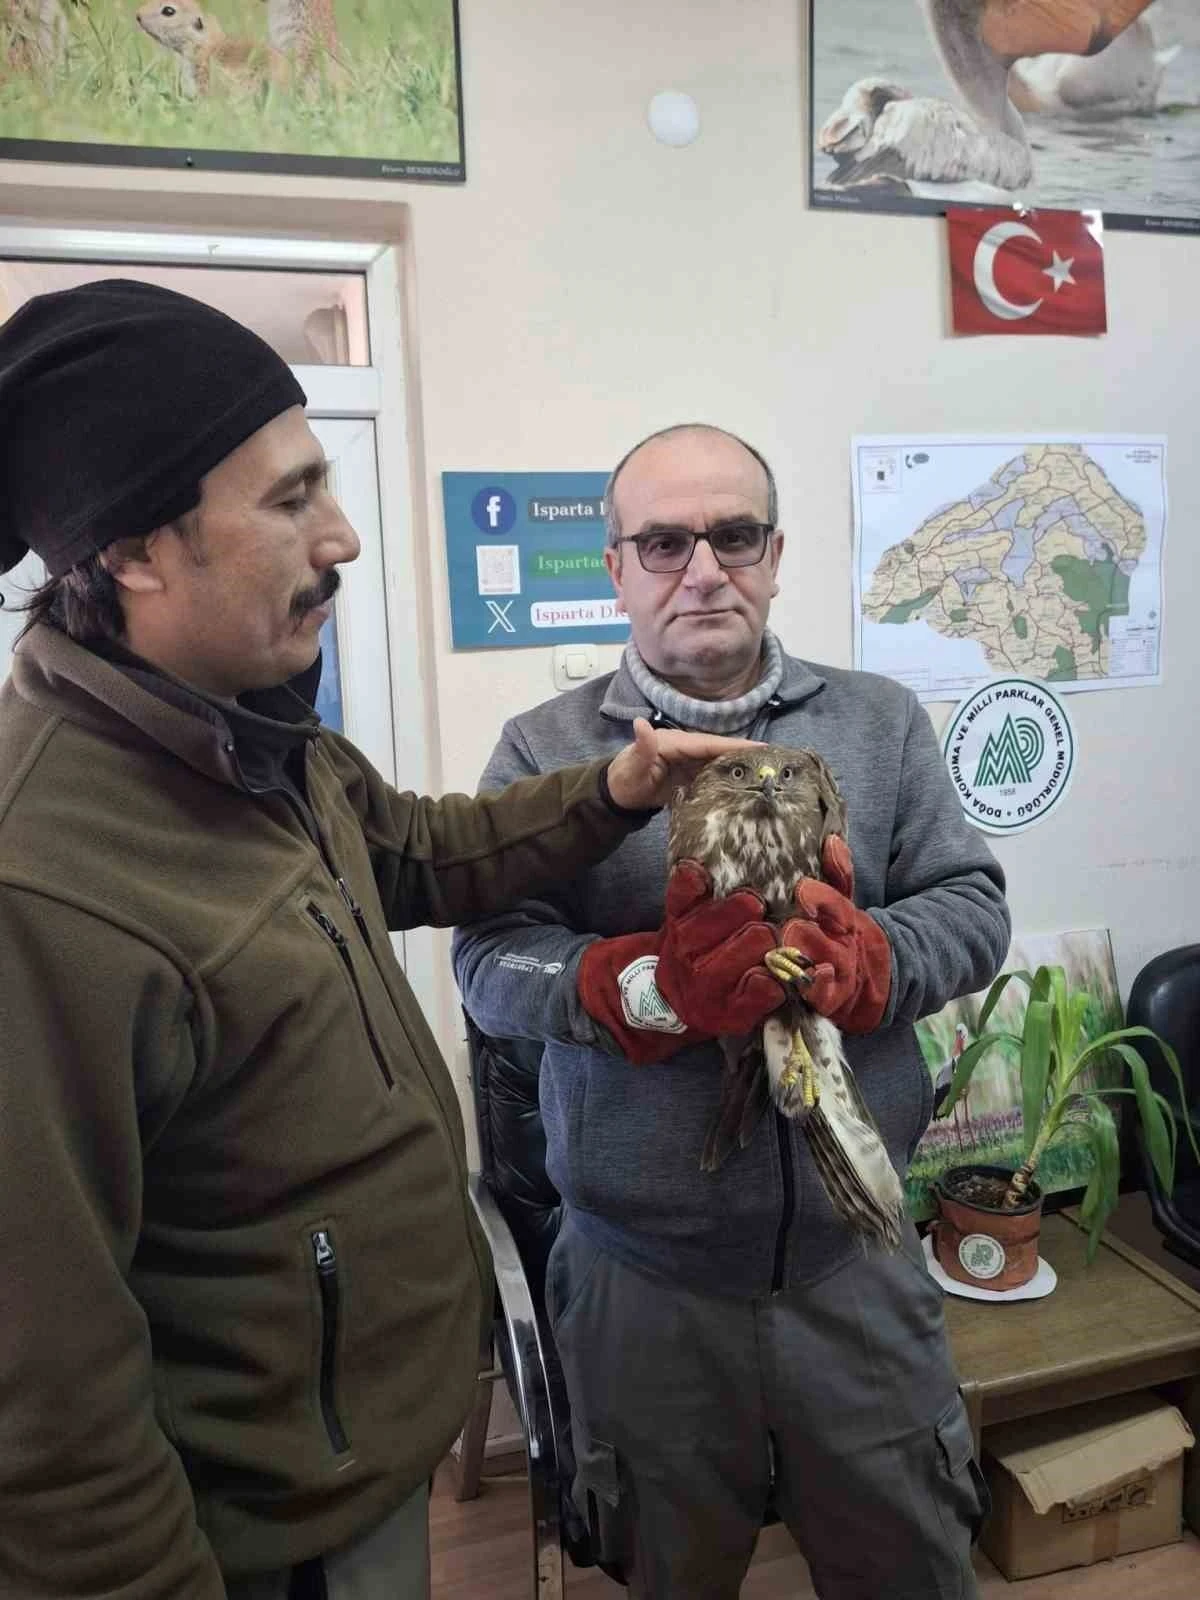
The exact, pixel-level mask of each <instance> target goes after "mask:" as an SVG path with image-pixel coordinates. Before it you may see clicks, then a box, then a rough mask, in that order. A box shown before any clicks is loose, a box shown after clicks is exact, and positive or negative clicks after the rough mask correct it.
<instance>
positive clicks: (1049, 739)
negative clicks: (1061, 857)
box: [942, 678, 1075, 833]
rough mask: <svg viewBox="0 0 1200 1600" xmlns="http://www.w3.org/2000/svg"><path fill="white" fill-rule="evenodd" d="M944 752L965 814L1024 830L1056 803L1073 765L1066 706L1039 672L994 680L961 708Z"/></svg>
mask: <svg viewBox="0 0 1200 1600" xmlns="http://www.w3.org/2000/svg"><path fill="white" fill-rule="evenodd" d="M942 751H943V753H944V755H945V757H946V765H947V767H948V768H949V771H950V777H951V780H952V781H953V783H954V788H955V790H956V792H957V794H958V798H959V803H960V804H961V806H962V808H963V811H964V812H965V814H966V817H967V820H968V821H969V822H971V823H973V824H974V826H975V827H977V828H982V829H983V830H984V831H985V832H987V833H1020V832H1021V831H1022V829H1024V828H1028V827H1030V826H1031V825H1032V824H1033V823H1035V822H1041V821H1042V819H1043V818H1044V817H1046V816H1048V815H1049V814H1050V812H1051V811H1053V810H1054V808H1055V807H1056V806H1057V805H1058V804H1059V802H1060V801H1061V800H1062V798H1063V796H1064V795H1065V794H1066V792H1067V789H1068V787H1069V785H1070V782H1071V777H1072V775H1073V773H1074V770H1075V733H1074V730H1073V729H1072V727H1071V721H1070V718H1069V717H1068V716H1067V711H1066V707H1065V706H1064V705H1063V702H1062V701H1061V700H1060V699H1059V698H1058V696H1057V695H1055V694H1054V693H1052V691H1051V690H1049V689H1048V688H1047V687H1046V685H1045V684H1044V683H1039V682H1038V681H1037V679H1035V678H994V679H993V680H992V681H991V682H990V683H985V684H983V685H982V686H981V687H980V688H978V689H975V690H973V691H972V693H971V694H969V695H968V696H967V698H966V699H965V700H964V701H963V702H962V703H961V704H960V705H959V706H958V707H957V709H956V710H955V711H954V713H953V715H952V716H951V718H950V720H949V722H948V723H947V724H946V731H945V734H944V735H943V738H942Z"/></svg>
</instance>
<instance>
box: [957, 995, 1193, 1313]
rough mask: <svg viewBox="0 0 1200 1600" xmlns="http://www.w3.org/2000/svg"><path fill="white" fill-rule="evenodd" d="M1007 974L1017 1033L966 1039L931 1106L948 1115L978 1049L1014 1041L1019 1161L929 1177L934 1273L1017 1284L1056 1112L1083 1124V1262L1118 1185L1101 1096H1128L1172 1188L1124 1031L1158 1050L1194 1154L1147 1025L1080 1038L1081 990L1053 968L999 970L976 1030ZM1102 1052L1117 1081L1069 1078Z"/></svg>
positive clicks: (1173, 1139)
mask: <svg viewBox="0 0 1200 1600" xmlns="http://www.w3.org/2000/svg"><path fill="white" fill-rule="evenodd" d="M1013 980H1016V981H1018V982H1020V983H1023V984H1025V986H1026V987H1027V989H1028V991H1029V999H1028V1003H1027V1005H1026V1008H1025V1017H1024V1021H1023V1023H1022V1024H1021V1031H1020V1032H1019V1033H1012V1032H1007V1031H995V1032H991V1033H988V1032H986V1031H984V1032H982V1033H981V1035H980V1037H979V1038H977V1039H976V1040H975V1041H974V1042H973V1043H972V1044H970V1045H968V1046H967V1048H966V1049H965V1050H964V1051H963V1053H962V1055H961V1056H960V1058H959V1061H958V1065H957V1067H956V1068H955V1072H954V1076H953V1079H952V1080H951V1084H950V1091H949V1093H948V1095H947V1096H946V1099H945V1100H944V1101H943V1102H942V1105H941V1106H940V1107H939V1110H938V1116H939V1117H946V1116H949V1115H950V1114H951V1113H952V1112H953V1109H954V1107H955V1105H956V1104H957V1103H958V1101H959V1100H960V1099H961V1097H962V1096H963V1094H964V1093H965V1092H966V1089H967V1085H968V1084H969V1083H970V1081H971V1076H972V1074H973V1073H974V1071H975V1069H976V1067H977V1066H978V1065H979V1063H980V1061H981V1060H983V1058H984V1057H985V1056H986V1055H987V1054H988V1053H989V1052H990V1051H992V1050H994V1049H996V1048H997V1046H999V1045H1001V1044H1003V1043H1004V1042H1008V1043H1009V1044H1010V1045H1012V1046H1014V1047H1015V1048H1016V1050H1017V1052H1018V1055H1019V1070H1020V1083H1021V1110H1022V1121H1023V1124H1024V1139H1025V1143H1024V1155H1025V1159H1024V1161H1023V1162H1022V1163H1021V1165H1020V1166H1019V1167H1018V1168H1017V1169H1016V1170H1015V1171H1008V1170H1006V1169H1004V1168H1000V1167H991V1166H982V1165H976V1166H959V1167H953V1168H951V1169H950V1170H949V1171H948V1172H946V1173H944V1174H943V1176H942V1177H941V1178H940V1179H939V1181H938V1183H937V1185H936V1195H937V1202H938V1217H937V1220H936V1221H935V1223H934V1228H935V1230H936V1231H935V1249H936V1253H937V1259H938V1262H939V1263H940V1265H941V1267H942V1269H943V1271H944V1272H946V1273H947V1274H948V1275H949V1276H950V1277H952V1278H955V1279H957V1280H958V1281H959V1282H961V1283H969V1284H971V1285H972V1286H973V1287H975V1288H984V1289H992V1290H997V1291H998V1290H1006V1289H1015V1288H1018V1287H1019V1286H1020V1285H1022V1284H1024V1283H1027V1282H1028V1281H1029V1280H1030V1279H1031V1278H1032V1277H1033V1275H1034V1273H1035V1272H1036V1270H1037V1265H1038V1235H1039V1232H1040V1227H1041V1209H1042V1193H1041V1190H1040V1188H1039V1186H1038V1184H1037V1181H1036V1176H1035V1175H1036V1173H1037V1169H1038V1164H1039V1162H1040V1161H1041V1159H1042V1157H1043V1155H1044V1154H1045V1151H1046V1149H1047V1147H1048V1146H1049V1144H1050V1142H1051V1140H1053V1138H1054V1136H1055V1135H1056V1134H1057V1133H1058V1131H1059V1129H1060V1128H1061V1127H1062V1126H1063V1123H1064V1122H1066V1121H1067V1120H1071V1121H1074V1122H1078V1123H1080V1124H1081V1125H1082V1126H1083V1127H1085V1128H1086V1130H1087V1137H1088V1142H1089V1144H1090V1147H1091V1155H1092V1170H1091V1175H1090V1177H1089V1179H1088V1183H1087V1188H1086V1190H1085V1192H1084V1197H1083V1203H1082V1206H1081V1218H1082V1221H1083V1223H1084V1226H1085V1227H1086V1228H1087V1230H1088V1246H1087V1252H1088V1260H1089V1261H1091V1260H1092V1259H1093V1258H1094V1256H1095V1254H1096V1251H1097V1249H1098V1248H1099V1244H1100V1236H1101V1234H1102V1233H1103V1231H1104V1225H1105V1223H1106V1222H1107V1220H1108V1218H1109V1216H1110V1214H1111V1213H1112V1211H1113V1209H1114V1207H1115V1206H1116V1204H1117V1192H1118V1185H1119V1182H1120V1151H1119V1147H1118V1141H1117V1125H1116V1122H1115V1120H1114V1118H1113V1115H1112V1112H1111V1110H1110V1109H1109V1107H1108V1105H1107V1104H1106V1098H1107V1097H1108V1096H1110V1095H1127V1096H1129V1098H1130V1099H1131V1100H1132V1101H1133V1103H1134V1105H1136V1107H1137V1114H1138V1117H1139V1119H1140V1121H1141V1127H1142V1133H1143V1136H1144V1138H1145V1141H1146V1148H1147V1150H1148V1152H1149V1156H1150V1159H1151V1161H1152V1162H1153V1163H1154V1170H1155V1171H1156V1172H1157V1174H1158V1176H1159V1179H1160V1180H1161V1182H1162V1184H1163V1187H1164V1188H1165V1189H1167V1190H1168V1191H1169V1190H1170V1189H1171V1188H1173V1186H1174V1182H1175V1149H1176V1143H1177V1140H1178V1130H1177V1124H1176V1119H1175V1113H1174V1110H1173V1108H1172V1107H1171V1105H1170V1103H1169V1102H1168V1101H1167V1100H1166V1099H1165V1097H1164V1096H1163V1095H1161V1094H1159V1093H1158V1092H1157V1091H1156V1090H1155V1089H1154V1087H1153V1085H1152V1084H1151V1082H1150V1073H1149V1070H1148V1068H1147V1066H1146V1062H1145V1059H1144V1058H1143V1056H1142V1053H1141V1050H1140V1049H1139V1048H1138V1046H1137V1045H1136V1044H1135V1043H1134V1042H1133V1041H1134V1040H1137V1039H1150V1040H1153V1042H1154V1043H1155V1044H1156V1045H1157V1046H1158V1048H1159V1050H1160V1051H1161V1052H1162V1056H1163V1059H1164V1060H1165V1061H1166V1063H1167V1066H1168V1067H1169V1069H1170V1071H1171V1073H1172V1075H1173V1077H1174V1079H1175V1082H1176V1084H1177V1086H1178V1089H1179V1103H1180V1106H1181V1108H1183V1109H1184V1127H1185V1128H1186V1129H1187V1134H1188V1138H1189V1140H1190V1141H1191V1144H1192V1148H1193V1150H1196V1155H1197V1160H1200V1149H1197V1147H1196V1137H1195V1134H1194V1133H1193V1131H1192V1127H1191V1123H1190V1121H1189V1119H1188V1117H1187V1113H1186V1094H1185V1090H1184V1085H1183V1079H1182V1076H1181V1074H1180V1070H1179V1062H1178V1060H1177V1059H1176V1056H1175V1052H1174V1051H1173V1050H1172V1049H1171V1047H1170V1046H1169V1045H1168V1044H1167V1043H1166V1042H1165V1041H1164V1040H1163V1039H1161V1038H1159V1036H1158V1035H1157V1034H1156V1033H1154V1032H1153V1031H1152V1030H1151V1029H1149V1028H1140V1027H1139V1028H1128V1027H1127V1028H1117V1029H1114V1030H1113V1031H1112V1032H1109V1033H1105V1034H1102V1035H1101V1036H1100V1038H1098V1039H1093V1040H1091V1041H1088V1040H1087V1038H1086V1036H1085V1033H1084V1018H1085V1013H1086V1011H1087V1006H1088V1000H1089V996H1088V993H1087V991H1086V989H1079V990H1076V991H1075V992H1074V993H1072V992H1071V991H1070V989H1069V987H1068V984H1067V976H1066V972H1065V971H1064V969H1063V968H1062V967H1060V966H1041V967H1039V968H1038V969H1037V971H1036V972H1034V973H1029V972H1024V971H1021V972H1005V973H1002V974H1001V975H1000V977H998V978H997V979H996V981H995V982H994V983H993V984H992V986H991V988H990V989H989V990H988V992H987V996H986V998H985V1000H984V1004H983V1009H982V1010H981V1012H980V1015H979V1027H980V1029H981V1030H986V1028H987V1025H988V1021H989V1020H990V1018H991V1016H992V1013H993V1012H994V1011H995V1009H996V1003H997V1001H998V1000H999V999H1000V996H1001V995H1002V994H1003V993H1004V990H1005V988H1006V987H1007V985H1008V984H1009V983H1010V982H1012V981H1013ZM1108 1052H1112V1053H1113V1054H1115V1055H1117V1056H1119V1057H1120V1059H1121V1060H1122V1062H1123V1063H1124V1065H1125V1067H1126V1069H1127V1072H1128V1082H1127V1083H1123V1084H1120V1085H1116V1086H1112V1087H1103V1086H1098V1085H1096V1084H1094V1083H1092V1082H1089V1081H1081V1078H1082V1074H1083V1073H1084V1069H1085V1068H1087V1067H1089V1066H1092V1065H1094V1064H1096V1063H1097V1062H1098V1061H1100V1060H1101V1059H1102V1058H1103V1056H1104V1055H1105V1054H1106V1053H1108Z"/></svg>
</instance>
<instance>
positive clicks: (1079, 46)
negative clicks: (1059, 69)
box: [980, 0, 1151, 61]
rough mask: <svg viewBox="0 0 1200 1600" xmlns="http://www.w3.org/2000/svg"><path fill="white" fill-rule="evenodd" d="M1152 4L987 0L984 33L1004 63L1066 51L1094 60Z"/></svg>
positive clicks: (1133, 0)
mask: <svg viewBox="0 0 1200 1600" xmlns="http://www.w3.org/2000/svg"><path fill="white" fill-rule="evenodd" d="M1150 3H1151V0H983V14H982V18H981V26H980V32H981V34H982V36H983V40H984V43H985V44H986V45H987V46H988V48H989V49H991V50H994V51H995V53H996V54H997V55H998V56H1000V57H1001V58H1002V59H1004V60H1008V61H1015V60H1016V59H1017V58H1018V57H1019V56H1044V55H1049V54H1050V53H1051V52H1052V51H1063V52H1065V53H1066V54H1068V55H1073V56H1094V55H1095V54H1096V53H1097V52H1098V51H1100V50H1103V49H1104V48H1105V46H1106V45H1109V44H1111V43H1112V41H1113V40H1114V39H1115V38H1116V37H1117V35H1118V34H1119V33H1121V32H1123V31H1124V29H1126V28H1127V27H1128V26H1129V24H1130V23H1131V22H1133V21H1135V20H1136V19H1137V18H1138V17H1140V16H1141V14H1142V12H1143V11H1145V10H1146V8H1147V6H1149V5H1150Z"/></svg>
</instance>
